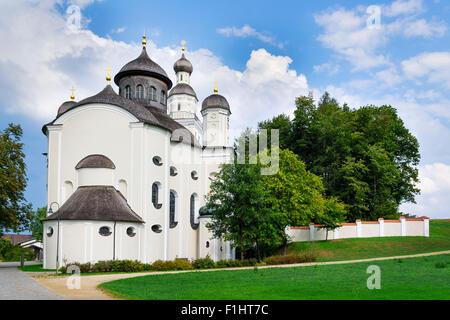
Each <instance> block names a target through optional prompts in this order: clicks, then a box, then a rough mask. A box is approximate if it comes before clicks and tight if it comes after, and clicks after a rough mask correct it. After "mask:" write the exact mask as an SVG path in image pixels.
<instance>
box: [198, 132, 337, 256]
mask: <svg viewBox="0 0 450 320" xmlns="http://www.w3.org/2000/svg"><path fill="white" fill-rule="evenodd" d="M247 134H248V132H247ZM241 141H243V140H241ZM244 143H248V140H247V141H246V142H244ZM235 149H236V152H238V150H242V149H240V148H239V146H237V145H236V146H235ZM271 151H273V150H271ZM261 152H265V153H267V152H268V151H267V150H263V151H260V153H259V154H258V156H257V159H259V158H261V156H262V155H261ZM237 159H238V157H236V160H235V162H233V163H230V164H223V165H222V166H221V170H220V171H219V173H218V175H217V176H216V177H215V179H214V180H213V181H212V183H211V190H210V194H209V195H208V197H207V205H206V206H207V208H208V209H211V210H212V212H214V214H213V215H212V218H211V222H210V223H209V224H208V225H207V227H208V228H209V229H210V230H211V231H212V233H213V236H214V237H215V238H222V239H224V240H230V241H232V242H233V246H235V247H239V248H240V249H241V250H240V251H241V258H242V257H243V256H242V253H243V252H244V251H245V250H248V249H251V248H255V249H256V251H257V257H258V258H260V247H261V246H265V247H275V246H279V245H281V244H286V243H287V241H288V240H289V239H288V235H287V234H286V227H288V226H296V225H307V224H309V223H312V222H316V221H321V222H323V223H327V225H330V224H331V223H337V222H341V221H343V219H344V217H343V213H344V206H343V205H342V204H341V203H339V201H337V200H336V199H335V198H331V199H328V198H326V197H325V195H324V193H325V189H324V187H323V185H322V179H321V178H320V177H318V176H315V175H314V174H312V173H310V172H308V171H307V170H306V166H305V164H304V163H303V162H302V161H300V159H299V157H298V156H297V155H295V154H294V153H293V152H292V151H290V150H283V149H280V150H279V169H278V171H277V172H276V173H275V174H272V175H262V174H261V172H262V171H261V169H262V167H263V165H261V163H260V161H257V163H256V164H251V163H250V161H248V160H249V157H248V155H246V157H245V159H246V162H245V163H238V162H237ZM269 165H270V164H266V166H269ZM331 211H332V212H331ZM324 215H329V218H328V220H327V219H325V217H324Z"/></svg>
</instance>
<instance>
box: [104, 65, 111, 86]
mask: <svg viewBox="0 0 450 320" xmlns="http://www.w3.org/2000/svg"><path fill="white" fill-rule="evenodd" d="M105 71H106V72H107V74H106V83H108V84H110V83H111V75H110V74H109V72H110V71H111V68H110V67H107V68H106V69H105Z"/></svg>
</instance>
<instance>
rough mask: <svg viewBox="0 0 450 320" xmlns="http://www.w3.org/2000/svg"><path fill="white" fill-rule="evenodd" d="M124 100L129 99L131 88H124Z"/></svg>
mask: <svg viewBox="0 0 450 320" xmlns="http://www.w3.org/2000/svg"><path fill="white" fill-rule="evenodd" d="M125 98H127V99H131V87H130V86H126V87H125Z"/></svg>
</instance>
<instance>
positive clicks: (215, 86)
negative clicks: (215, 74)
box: [214, 80, 219, 93]
mask: <svg viewBox="0 0 450 320" xmlns="http://www.w3.org/2000/svg"><path fill="white" fill-rule="evenodd" d="M217 92H219V90H217V80H216V81H214V93H217Z"/></svg>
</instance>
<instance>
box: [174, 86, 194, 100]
mask: <svg viewBox="0 0 450 320" xmlns="http://www.w3.org/2000/svg"><path fill="white" fill-rule="evenodd" d="M175 94H188V95H190V96H193V97H195V99H197V95H196V94H195V91H194V89H192V87H191V86H190V85H188V84H187V83H178V84H177V85H176V86H175V87H173V88H172V90H170V92H169V97H170V96H173V95H175ZM197 100H198V99H197Z"/></svg>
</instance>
